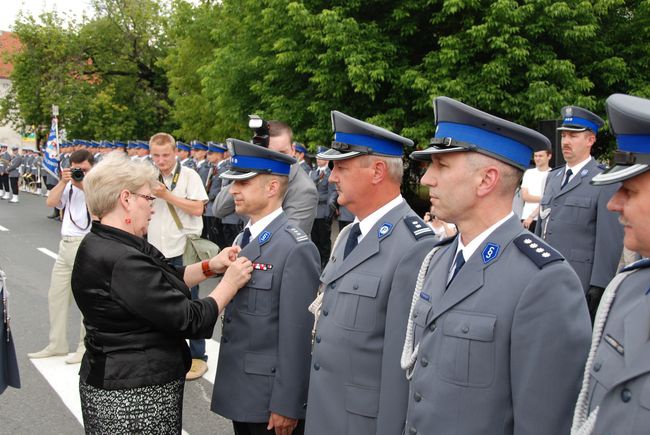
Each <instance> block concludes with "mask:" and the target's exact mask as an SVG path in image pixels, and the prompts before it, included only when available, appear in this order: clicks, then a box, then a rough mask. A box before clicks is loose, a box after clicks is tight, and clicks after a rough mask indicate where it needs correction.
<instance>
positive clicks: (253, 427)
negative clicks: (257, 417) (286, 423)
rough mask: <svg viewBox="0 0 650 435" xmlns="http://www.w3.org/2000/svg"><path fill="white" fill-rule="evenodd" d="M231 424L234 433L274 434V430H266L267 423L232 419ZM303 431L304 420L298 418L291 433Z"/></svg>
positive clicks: (237, 434)
mask: <svg viewBox="0 0 650 435" xmlns="http://www.w3.org/2000/svg"><path fill="white" fill-rule="evenodd" d="M232 426H233V428H234V429H235V435H274V434H275V430H266V426H268V424H267V423H242V422H240V421H233V422H232ZM304 433H305V420H298V426H296V428H295V429H294V430H293V432H292V434H293V435H303V434H304Z"/></svg>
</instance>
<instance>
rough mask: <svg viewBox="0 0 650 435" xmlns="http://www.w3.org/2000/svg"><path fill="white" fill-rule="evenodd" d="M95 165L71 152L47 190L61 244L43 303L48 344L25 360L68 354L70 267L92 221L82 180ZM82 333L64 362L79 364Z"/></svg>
mask: <svg viewBox="0 0 650 435" xmlns="http://www.w3.org/2000/svg"><path fill="white" fill-rule="evenodd" d="M94 163H95V159H94V157H93V155H92V154H91V153H90V152H88V151H86V150H78V151H74V152H73V153H72V154H71V155H70V167H69V168H63V169H61V178H60V179H59V182H58V183H57V184H56V186H54V187H53V188H52V190H50V194H49V195H48V197H47V201H46V203H47V206H48V207H56V208H57V209H59V210H61V215H62V217H63V220H62V225H61V242H60V243H59V253H58V255H57V259H56V262H55V263H54V268H53V269H52V278H51V280H50V289H49V291H48V294H47V303H48V306H49V314H50V334H49V342H48V345H47V346H46V347H45V348H44V349H43V350H41V351H39V352H34V353H29V354H27V356H28V357H29V358H48V357H51V356H60V355H67V354H68V339H67V326H68V307H69V306H70V300H71V298H72V288H71V287H70V277H71V276H72V266H74V259H75V257H76V255H77V249H78V248H79V243H81V239H83V238H84V236H85V235H86V234H87V233H88V232H90V226H91V222H92V219H91V217H90V213H89V212H88V208H87V207H86V196H85V194H84V188H83V179H84V176H85V175H86V174H87V173H88V172H89V171H90V170H91V169H92V167H93V165H94ZM85 335H86V334H85V330H84V327H83V322H82V324H81V330H80V333H79V344H78V346H77V350H76V352H75V353H74V354H72V355H70V357H68V358H67V359H66V360H65V362H66V363H68V364H77V363H79V362H81V358H82V357H83V354H84V351H85V348H84V336H85Z"/></svg>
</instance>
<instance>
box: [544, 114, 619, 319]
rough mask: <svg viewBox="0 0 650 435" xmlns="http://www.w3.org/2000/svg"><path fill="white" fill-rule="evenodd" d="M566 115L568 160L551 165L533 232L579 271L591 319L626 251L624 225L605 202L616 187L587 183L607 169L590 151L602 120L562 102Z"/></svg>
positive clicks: (564, 133) (564, 130)
mask: <svg viewBox="0 0 650 435" xmlns="http://www.w3.org/2000/svg"><path fill="white" fill-rule="evenodd" d="M562 118H563V121H562V125H561V126H560V127H558V130H560V131H561V132H562V154H563V156H564V159H565V160H566V161H567V164H566V165H565V166H561V167H559V168H556V169H553V171H551V173H549V175H548V177H547V178H546V187H545V189H544V195H543V197H542V200H541V202H540V220H539V222H538V225H537V228H536V229H535V231H536V233H537V234H538V235H541V236H542V238H543V239H544V240H545V241H546V242H547V243H548V244H550V245H551V246H553V247H554V248H555V249H557V250H558V251H560V253H561V254H562V255H563V256H564V257H565V258H566V259H567V260H568V261H569V264H571V266H572V267H573V269H574V270H575V271H576V273H577V274H578V277H579V278H580V282H581V283H582V287H583V289H584V291H585V294H586V296H587V304H588V306H589V312H590V314H591V317H592V319H593V317H594V315H595V314H596V309H597V308H598V303H599V302H600V297H601V295H602V293H603V289H604V288H605V286H607V283H609V281H610V280H611V279H612V278H613V277H614V275H615V274H616V268H617V266H618V263H619V260H620V258H621V253H622V252H623V227H622V226H621V225H620V223H619V222H618V220H617V218H616V214H615V213H612V212H611V211H609V210H607V201H609V199H610V198H611V197H612V195H613V194H614V192H615V191H616V189H618V186H617V185H616V184H612V185H608V186H593V185H591V184H590V183H589V182H590V181H591V179H592V178H594V176H596V175H597V174H600V173H601V172H603V170H604V169H605V167H604V166H602V165H600V164H599V163H598V162H597V161H596V160H594V159H593V158H592V157H591V155H590V152H591V147H592V146H593V144H594V143H595V141H596V134H597V133H598V130H599V129H600V128H601V127H602V126H603V124H604V121H603V120H602V119H601V118H600V117H598V116H597V115H595V114H593V113H591V112H590V111H588V110H585V109H582V108H580V107H576V106H566V107H563V108H562Z"/></svg>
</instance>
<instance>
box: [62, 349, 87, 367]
mask: <svg viewBox="0 0 650 435" xmlns="http://www.w3.org/2000/svg"><path fill="white" fill-rule="evenodd" d="M83 357H84V351H81V352H75V353H73V354H71V355H70V356H69V357H67V358H66V359H65V363H66V364H79V363H80V362H81V360H82V359H83Z"/></svg>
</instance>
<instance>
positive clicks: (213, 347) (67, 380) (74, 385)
mask: <svg viewBox="0 0 650 435" xmlns="http://www.w3.org/2000/svg"><path fill="white" fill-rule="evenodd" d="M39 251H41V252H43V253H44V254H46V255H49V256H53V257H54V258H56V254H54V253H53V252H51V251H48V250H47V249H45V248H39ZM45 251H47V252H45ZM205 352H206V353H207V355H208V371H207V372H206V373H205V374H204V375H203V378H204V379H205V380H207V381H208V382H210V383H214V378H215V375H216V373H217V361H218V360H219V343H218V342H217V341H216V340H205ZM66 358H67V356H53V357H50V358H38V359H32V360H31V362H32V364H34V366H35V367H36V369H37V370H38V371H39V372H40V373H41V375H42V376H43V377H44V378H45V380H46V381H47V382H48V383H49V384H50V386H51V387H52V389H53V390H54V391H55V392H56V394H57V395H58V396H59V397H60V398H61V401H62V402H63V403H64V404H65V406H66V407H67V408H68V409H69V410H70V412H71V413H72V415H74V417H75V418H76V419H77V421H78V422H79V424H81V425H82V426H83V417H82V415H81V399H80V398H79V364H66V363H65V359H66ZM182 433H183V435H189V434H188V433H187V431H185V430H183V432H182Z"/></svg>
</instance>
